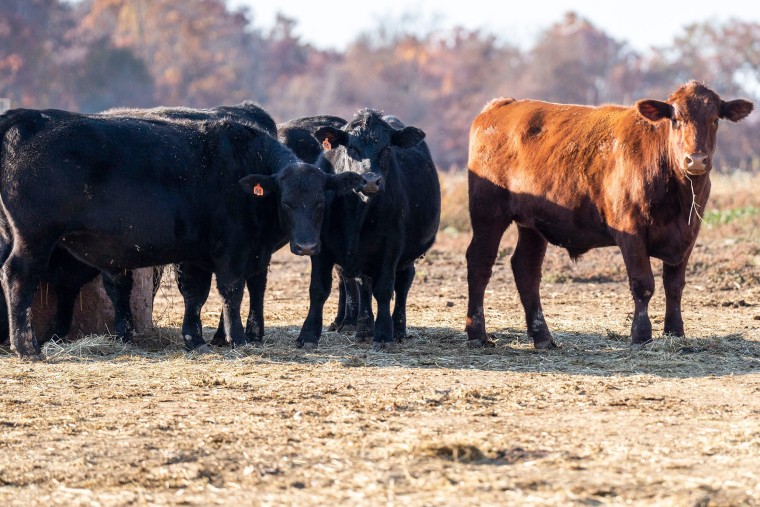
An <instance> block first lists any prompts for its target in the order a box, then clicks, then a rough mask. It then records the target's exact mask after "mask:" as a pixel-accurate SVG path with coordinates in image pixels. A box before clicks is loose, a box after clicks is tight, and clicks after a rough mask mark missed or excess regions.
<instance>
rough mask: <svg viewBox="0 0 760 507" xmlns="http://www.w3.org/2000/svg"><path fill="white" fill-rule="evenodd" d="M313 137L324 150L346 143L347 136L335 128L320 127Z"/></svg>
mask: <svg viewBox="0 0 760 507" xmlns="http://www.w3.org/2000/svg"><path fill="white" fill-rule="evenodd" d="M313 135H314V137H315V138H316V139H317V141H319V143H320V144H321V145H322V147H323V148H324V149H326V150H329V149H332V148H335V147H337V146H339V145H341V144H342V145H344V146H345V145H346V143H348V134H347V133H346V132H343V131H342V130H340V129H336V128H335V127H321V128H319V129H317V130H316V132H314V134H313Z"/></svg>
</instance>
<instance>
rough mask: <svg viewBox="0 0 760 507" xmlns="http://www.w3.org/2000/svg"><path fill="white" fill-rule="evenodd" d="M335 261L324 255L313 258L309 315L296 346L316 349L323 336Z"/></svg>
mask: <svg viewBox="0 0 760 507" xmlns="http://www.w3.org/2000/svg"><path fill="white" fill-rule="evenodd" d="M333 264H334V263H333V260H332V259H331V258H330V257H329V256H327V255H326V254H324V253H322V254H319V255H314V256H312V257H311V282H310V283H309V313H308V315H307V316H306V320H305V321H304V323H303V327H301V332H300V333H299V334H298V339H297V340H296V345H297V346H298V347H303V348H305V349H315V348H317V345H318V344H319V337H320V336H322V318H323V312H324V305H325V301H327V298H328V297H329V296H330V289H331V288H332V287H331V286H332V269H333Z"/></svg>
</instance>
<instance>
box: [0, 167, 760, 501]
mask: <svg viewBox="0 0 760 507" xmlns="http://www.w3.org/2000/svg"><path fill="white" fill-rule="evenodd" d="M445 181H446V179H444V182H445ZM753 181H754V180H753ZM747 185H748V184H746V183H742V185H741V186H742V187H744V188H745V194H746V193H752V189H747ZM452 188H454V191H452V192H451V193H447V192H446V190H444V203H445V204H444V206H445V209H446V210H453V209H454V205H453V204H452V203H454V202H455V201H458V200H460V199H461V196H459V197H456V195H455V194H456V193H457V192H460V191H461V181H460V182H459V183H455V184H453V186H452ZM725 188H726V189H730V188H732V185H731V184H727V185H726V186H725ZM722 192H723V190H720V185H718V184H716V193H717V196H718V197H717V199H716V202H728V203H729V204H728V205H727V206H734V205H736V206H751V205H756V204H753V203H756V202H757V200H756V198H755V200H752V199H751V198H749V197H742V196H739V195H737V196H735V197H726V199H734V200H731V201H728V200H727V201H720V199H722V198H723V197H720V196H721V195H723V194H722ZM754 195H755V196H756V192H755V193H754ZM447 199H448V200H447ZM742 199H746V200H742ZM465 204H466V201H465ZM446 220H447V221H446V222H444V223H447V224H448V226H451V224H453V223H456V220H460V218H456V219H455V218H447V219H446ZM753 220H754V219H751V220H747V219H745V218H740V219H737V220H736V221H734V222H731V223H729V224H717V225H716V227H715V229H713V230H711V231H710V233H709V234H705V235H704V238H701V239H700V241H699V244H698V248H697V249H696V250H695V252H694V255H693V258H692V265H691V267H690V270H689V274H688V280H687V282H688V285H687V288H686V293H685V300H684V318H685V321H686V329H687V333H688V337H687V338H675V337H671V336H657V337H656V340H655V341H654V343H653V344H651V345H649V346H646V347H644V348H642V349H638V350H631V349H630V347H629V337H628V330H629V328H630V314H631V312H632V304H631V301H630V296H629V294H628V291H627V285H626V281H625V273H624V270H623V269H622V260H621V259H620V258H619V254H617V253H616V252H615V250H614V249H603V250H596V251H592V252H589V254H587V255H586V256H584V257H583V258H582V259H581V260H580V261H579V262H577V263H571V262H570V261H569V260H568V259H567V256H566V254H565V252H564V251H562V250H560V249H557V248H550V249H549V252H548V253H547V259H546V264H545V271H544V273H545V276H544V282H543V284H542V294H543V302H544V310H545V314H546V317H547V321H548V323H549V325H550V327H551V328H552V330H553V332H554V333H555V337H556V338H557V339H558V341H559V342H561V344H562V347H561V348H560V349H558V350H553V351H536V350H534V349H533V348H532V346H531V343H530V342H529V341H528V339H527V336H526V334H525V330H524V322H523V316H522V311H521V308H520V305H519V299H518V297H517V295H516V292H515V289H514V281H513V280H512V275H511V271H510V269H509V263H508V262H507V261H508V258H509V254H510V253H511V250H510V249H511V247H512V246H513V245H514V239H513V237H511V236H510V235H507V236H506V237H505V239H504V241H503V243H502V255H501V256H500V259H499V261H498V263H497V265H496V266H495V269H494V277H493V279H492V282H491V284H490V286H489V291H488V293H487V295H486V298H487V299H486V316H487V319H488V329H489V332H491V333H492V334H493V336H494V338H495V339H496V340H497V346H496V347H495V348H493V349H486V350H473V349H469V348H468V347H467V346H466V344H465V335H464V332H463V320H464V314H465V305H466V282H465V266H464V255H463V252H464V249H465V247H466V245H467V243H468V241H469V236H468V233H467V232H466V231H465V230H460V229H459V228H457V227H453V228H450V229H448V230H447V231H446V232H445V233H442V234H441V235H440V236H439V241H438V243H437V245H436V246H435V247H434V249H433V250H432V251H431V252H430V253H429V255H427V256H426V257H425V258H424V259H423V260H422V261H420V262H419V263H418V270H417V278H416V281H415V284H414V286H413V287H412V292H411V295H410V302H409V323H410V330H409V336H410V338H409V340H408V341H407V342H406V343H405V344H404V345H403V346H402V347H400V349H398V350H396V351H394V352H392V353H375V352H372V351H371V350H370V349H369V347H368V346H367V345H366V344H360V343H356V342H355V340H354V339H353V337H351V336H349V335H345V334H341V333H331V332H326V333H325V334H324V335H323V341H322V343H321V345H320V348H319V349H318V350H316V351H313V352H308V353H307V352H304V351H302V350H298V349H296V348H295V347H294V345H293V342H294V341H295V338H296V336H297V334H298V330H299V327H300V325H301V323H302V320H303V318H304V317H305V314H306V294H307V286H308V271H309V263H308V261H307V260H305V259H301V258H296V257H293V256H291V255H290V254H288V253H287V252H279V253H278V254H276V256H275V258H274V261H273V264H272V268H271V272H270V280H269V286H268V290H267V299H266V318H267V329H268V333H267V336H266V339H265V341H264V344H263V346H261V347H243V348H240V349H235V350H229V349H219V348H212V349H213V353H211V354H205V355H188V354H186V353H185V352H184V351H183V349H182V344H181V340H180V338H179V332H178V327H179V325H180V322H181V304H180V297H179V294H178V292H177V290H176V288H175V285H174V281H173V280H172V279H171V277H167V279H166V280H165V282H164V285H163V286H162V288H161V290H160V292H159V296H158V299H157V303H156V307H155V312H154V317H155V320H156V323H157V328H156V329H155V330H154V332H152V333H150V334H148V335H143V336H138V337H137V339H136V341H135V343H133V344H128V345H125V344H121V343H119V342H116V341H114V340H112V339H111V338H109V337H103V336H100V337H98V336H92V337H87V338H84V339H81V340H78V341H75V342H72V343H49V344H47V345H46V346H45V349H44V352H45V356H46V360H45V361H43V362H40V363H28V362H23V361H19V360H17V359H16V358H15V357H13V356H11V355H10V354H9V353H8V351H7V350H5V351H4V353H3V354H0V370H1V371H2V374H1V375H0V384H2V392H3V396H2V397H0V450H1V451H0V502H1V503H2V504H3V505H46V506H47V505H104V506H110V505H213V504H222V505H299V506H300V505H352V506H355V505H463V504H480V505H679V506H680V505H758V504H760V501H759V500H758V498H760V474H758V470H760V280H758V276H760V275H758V271H760V270H759V269H758V266H759V265H760V251H758V250H757V248H758V247H757V243H758V242H757V241H756V240H754V239H752V238H756V236H755V235H756V234H757V232H756V229H755V228H754V225H753V224H754V222H753ZM705 232H708V231H707V230H705ZM656 267H657V266H656ZM658 291H659V292H656V293H655V296H654V298H653V300H652V306H651V310H650V316H651V318H652V321H653V327H654V329H655V334H656V335H657V334H658V333H660V332H661V330H662V321H663V313H664V303H663V296H662V292H661V290H659V283H658ZM335 299H336V298H335V297H334V296H333V297H331V299H330V300H329V301H328V305H327V307H326V312H325V314H326V320H327V319H329V318H331V317H332V315H333V314H334V311H335ZM219 308H220V306H219V300H218V298H217V297H216V296H215V295H214V296H213V297H212V299H211V300H210V301H209V303H208V304H207V305H206V307H205V308H204V311H205V313H204V315H203V318H204V324H205V326H207V327H205V328H204V332H205V334H206V336H207V338H210V337H211V335H212V334H213V331H214V329H215V327H216V322H217V319H218V316H219V313H218V311H219Z"/></svg>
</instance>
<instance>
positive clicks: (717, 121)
mask: <svg viewBox="0 0 760 507" xmlns="http://www.w3.org/2000/svg"><path fill="white" fill-rule="evenodd" d="M718 123H720V121H719V120H718V119H717V118H715V119H714V120H713V125H715V126H717V125H718Z"/></svg>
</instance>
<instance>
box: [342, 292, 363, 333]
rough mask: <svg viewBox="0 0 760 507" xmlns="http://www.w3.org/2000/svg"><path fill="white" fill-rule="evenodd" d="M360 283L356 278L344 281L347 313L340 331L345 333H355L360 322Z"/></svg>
mask: <svg viewBox="0 0 760 507" xmlns="http://www.w3.org/2000/svg"><path fill="white" fill-rule="evenodd" d="M359 283H360V282H359V280H358V279H356V278H344V279H343V288H344V289H345V291H346V295H345V300H346V306H345V311H346V312H345V316H344V317H343V323H342V324H341V326H340V331H343V332H344V333H353V332H355V331H356V325H357V321H358V320H359V306H360V304H361V296H360V295H359V290H360V286H359Z"/></svg>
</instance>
